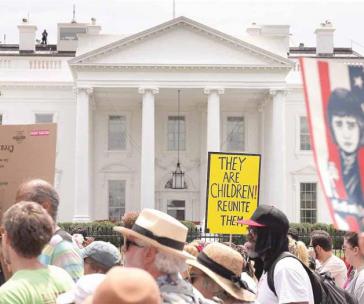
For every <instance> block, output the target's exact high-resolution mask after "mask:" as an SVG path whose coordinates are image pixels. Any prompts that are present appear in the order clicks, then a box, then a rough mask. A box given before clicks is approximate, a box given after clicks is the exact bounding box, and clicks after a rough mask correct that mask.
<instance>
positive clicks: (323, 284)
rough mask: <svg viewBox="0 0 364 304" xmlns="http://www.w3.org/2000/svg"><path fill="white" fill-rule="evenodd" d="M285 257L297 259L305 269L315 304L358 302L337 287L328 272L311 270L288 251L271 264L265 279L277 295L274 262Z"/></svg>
mask: <svg viewBox="0 0 364 304" xmlns="http://www.w3.org/2000/svg"><path fill="white" fill-rule="evenodd" d="M287 257H292V258H295V259H296V260H298V261H299V262H300V263H301V265H302V267H303V268H304V269H305V270H306V272H307V274H308V276H309V278H310V281H311V285H312V291H313V297H314V301H315V304H344V303H346V304H359V303H358V301H357V300H356V299H355V298H354V297H353V296H352V295H351V294H349V293H348V292H347V291H346V290H344V289H342V288H340V287H337V286H336V285H335V281H334V279H333V278H332V277H331V276H330V275H329V274H328V273H318V272H316V271H312V270H311V269H309V268H308V267H307V266H306V265H305V264H303V263H302V262H301V261H300V260H299V259H298V258H297V257H296V256H294V255H292V254H291V253H289V252H283V253H282V254H281V255H280V256H279V257H278V258H277V259H276V260H275V261H274V262H273V264H272V266H271V267H270V268H269V270H268V274H267V280H268V286H269V288H270V290H271V291H272V292H273V293H274V294H275V295H277V293H276V290H275V287H274V269H275V267H276V264H277V263H278V262H279V261H280V260H282V259H284V258H287Z"/></svg>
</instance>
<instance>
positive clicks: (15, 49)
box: [0, 43, 76, 57]
mask: <svg viewBox="0 0 364 304" xmlns="http://www.w3.org/2000/svg"><path fill="white" fill-rule="evenodd" d="M75 54H76V52H73V51H70V52H58V51H57V45H56V44H47V45H45V44H36V46H35V52H32V51H29V52H28V51H20V52H19V44H1V43H0V55H6V56H29V55H31V56H52V57H74V56H75Z"/></svg>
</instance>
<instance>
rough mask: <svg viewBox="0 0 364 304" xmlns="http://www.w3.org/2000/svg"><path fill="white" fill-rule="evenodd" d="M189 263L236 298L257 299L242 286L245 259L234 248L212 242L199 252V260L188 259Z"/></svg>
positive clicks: (248, 300) (244, 299)
mask: <svg viewBox="0 0 364 304" xmlns="http://www.w3.org/2000/svg"><path fill="white" fill-rule="evenodd" d="M187 264H188V265H191V266H193V267H196V268H198V269H200V270H201V271H202V272H203V273H205V274H206V275H207V276H209V277H210V278H211V279H212V280H214V281H215V282H216V283H217V284H218V285H219V286H220V287H221V288H222V289H224V290H225V291H226V292H227V293H229V294H230V295H231V296H232V297H234V298H235V299H239V300H242V301H247V302H250V301H254V300H255V298H256V297H255V295H254V294H253V293H252V292H250V291H248V290H247V289H245V288H244V287H242V286H243V285H244V283H245V282H244V281H241V272H242V269H243V266H244V259H243V257H242V256H241V255H240V254H239V253H238V252H237V251H235V250H234V249H232V248H230V247H228V246H226V245H224V244H221V243H211V244H209V245H207V246H206V247H205V248H204V249H203V250H202V251H201V252H200V253H199V255H198V256H197V260H188V261H187ZM245 287H247V286H245Z"/></svg>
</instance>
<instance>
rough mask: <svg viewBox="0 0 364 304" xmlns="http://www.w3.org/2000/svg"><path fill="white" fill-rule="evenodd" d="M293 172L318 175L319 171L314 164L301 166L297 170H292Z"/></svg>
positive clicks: (294, 173)
mask: <svg viewBox="0 0 364 304" xmlns="http://www.w3.org/2000/svg"><path fill="white" fill-rule="evenodd" d="M291 174H293V175H316V174H317V171H316V168H315V167H314V166H312V165H308V166H306V167H304V168H301V169H299V170H296V171H292V172H291Z"/></svg>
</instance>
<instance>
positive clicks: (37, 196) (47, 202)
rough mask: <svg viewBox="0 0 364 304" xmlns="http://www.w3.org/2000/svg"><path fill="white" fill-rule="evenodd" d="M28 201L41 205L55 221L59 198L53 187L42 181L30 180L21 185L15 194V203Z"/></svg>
mask: <svg viewBox="0 0 364 304" xmlns="http://www.w3.org/2000/svg"><path fill="white" fill-rule="evenodd" d="M20 201H29V202H36V203H38V204H40V205H42V206H43V207H44V208H45V209H46V210H47V211H48V213H49V215H50V216H51V217H52V218H53V220H54V222H56V219H57V211H58V205H59V196H58V193H57V192H56V190H55V189H54V188H53V186H52V185H51V184H50V183H48V182H46V181H45V180H42V179H32V180H30V181H27V182H25V183H23V184H21V185H20V186H19V188H18V191H17V192H16V202H20Z"/></svg>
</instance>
